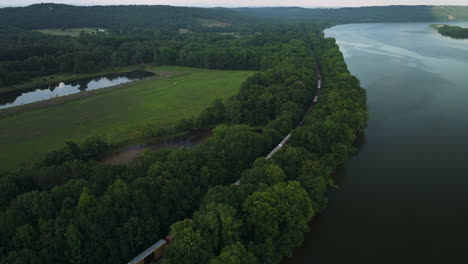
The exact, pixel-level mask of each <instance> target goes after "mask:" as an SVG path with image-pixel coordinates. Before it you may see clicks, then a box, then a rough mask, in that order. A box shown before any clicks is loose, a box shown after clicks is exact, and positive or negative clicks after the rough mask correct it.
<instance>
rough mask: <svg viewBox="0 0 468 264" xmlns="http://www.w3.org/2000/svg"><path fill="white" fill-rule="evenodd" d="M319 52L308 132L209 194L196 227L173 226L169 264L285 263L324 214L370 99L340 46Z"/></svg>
mask: <svg viewBox="0 0 468 264" xmlns="http://www.w3.org/2000/svg"><path fill="white" fill-rule="evenodd" d="M314 44H315V45H314V49H313V50H314V53H315V54H316V57H317V59H318V60H319V63H320V65H321V68H322V71H323V74H324V80H325V84H326V85H325V87H324V88H323V89H322V93H321V95H320V96H321V97H320V101H319V103H318V105H317V106H316V108H315V109H314V110H313V111H312V114H311V115H310V116H308V118H307V120H306V123H305V125H304V126H302V127H300V128H298V129H296V130H295V132H294V133H293V138H292V142H291V144H290V145H288V146H286V147H285V148H283V149H282V150H281V151H280V152H278V153H277V154H276V155H275V156H273V158H272V159H270V160H266V159H264V158H259V159H257V160H256V161H255V162H254V163H253V165H252V167H251V168H250V169H248V170H245V171H244V172H243V173H242V174H241V177H240V179H241V184H240V185H238V186H237V185H230V186H216V187H212V188H210V190H209V191H208V193H207V195H206V196H205V198H204V200H203V203H202V205H201V207H200V209H199V210H198V211H197V212H195V213H194V215H193V221H188V220H183V221H181V222H177V223H175V224H174V225H172V227H171V233H170V234H171V235H174V236H175V237H176V239H175V240H174V242H173V243H172V244H170V246H169V248H168V252H167V256H166V258H165V263H194V262H192V261H193V256H194V255H196V256H197V259H196V261H195V262H196V263H221V262H222V263H232V264H234V263H279V262H280V260H281V258H282V257H283V256H291V254H292V250H293V249H294V247H296V246H298V245H300V243H301V242H302V240H303V234H304V232H305V231H307V230H308V225H307V224H308V222H309V220H310V219H311V217H312V216H313V215H314V214H315V213H316V212H319V211H321V210H323V209H324V208H325V207H326V205H327V198H326V195H325V193H326V190H327V185H328V184H329V183H330V182H331V179H330V178H329V176H330V174H331V172H332V171H333V170H334V169H335V167H336V166H337V165H338V164H340V163H343V162H344V161H345V160H346V159H347V158H348V157H349V155H350V154H351V153H353V151H354V150H353V149H354V147H353V143H354V141H355V140H356V137H357V135H358V134H359V133H360V132H361V131H362V130H363V129H364V127H365V125H366V121H367V107H366V93H365V90H363V89H362V88H360V86H359V81H358V80H357V79H356V78H355V77H353V76H352V75H350V74H349V72H348V71H347V68H346V65H345V64H344V61H343V57H342V56H341V53H340V52H339V49H338V46H337V45H336V44H335V42H334V40H332V39H326V40H321V41H318V42H315V43H314ZM245 261H247V262H245Z"/></svg>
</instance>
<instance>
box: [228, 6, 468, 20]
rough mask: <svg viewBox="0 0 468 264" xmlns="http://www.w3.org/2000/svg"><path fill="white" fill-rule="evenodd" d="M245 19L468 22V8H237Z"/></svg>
mask: <svg viewBox="0 0 468 264" xmlns="http://www.w3.org/2000/svg"><path fill="white" fill-rule="evenodd" d="M236 10H237V11H239V12H241V13H243V14H244V15H249V16H255V17H257V18H259V17H263V18H268V17H271V18H272V17H274V18H275V19H276V20H283V21H284V20H286V21H310V22H323V23H332V24H341V23H373V22H426V21H454V20H468V7H467V6H383V7H359V8H333V9H324V8H315V9H312V8H300V7H277V8H276V7H269V8H237V9H236Z"/></svg>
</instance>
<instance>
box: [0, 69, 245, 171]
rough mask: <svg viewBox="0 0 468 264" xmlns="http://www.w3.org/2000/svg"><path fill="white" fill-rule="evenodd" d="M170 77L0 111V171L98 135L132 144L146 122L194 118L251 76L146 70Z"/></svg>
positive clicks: (212, 71)
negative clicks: (10, 111) (22, 109)
mask: <svg viewBox="0 0 468 264" xmlns="http://www.w3.org/2000/svg"><path fill="white" fill-rule="evenodd" d="M149 70H152V71H155V72H158V71H159V72H166V73H167V72H172V73H173V77H166V78H162V79H152V80H145V81H138V82H134V83H128V84H123V85H120V86H116V87H112V88H106V89H102V90H99V91H93V93H92V94H91V95H89V96H81V97H80V98H78V99H76V100H70V101H66V102H64V103H62V104H57V105H47V104H45V106H42V107H38V108H35V109H31V110H25V111H20V112H17V113H14V114H12V115H4V116H3V117H2V116H1V114H2V111H0V145H1V146H2V149H1V151H0V161H1V162H0V170H2V169H10V168H15V167H17V166H19V165H25V164H29V163H31V162H34V161H38V160H39V159H41V158H43V156H44V154H45V153H47V152H48V151H51V150H54V149H56V148H59V147H61V146H62V145H63V143H64V142H65V141H68V140H72V141H76V142H80V141H82V140H84V139H85V138H87V137H90V136H96V135H100V136H104V137H105V138H106V139H107V140H109V141H110V142H112V143H122V142H127V141H132V140H136V139H137V138H138V136H139V133H140V129H141V128H142V127H144V126H145V125H146V124H148V123H150V122H151V123H156V124H158V125H161V126H166V125H171V124H173V123H175V122H176V121H178V120H180V119H181V118H184V117H189V116H191V115H194V114H198V113H199V112H200V111H201V110H202V109H204V107H206V106H207V105H208V104H210V103H211V102H212V101H213V100H214V99H216V98H226V97H228V96H230V95H233V94H235V93H236V92H237V91H238V89H239V87H240V85H241V83H242V82H243V81H244V80H245V79H246V78H247V77H248V76H250V75H251V74H252V73H253V72H251V71H218V70H204V69H194V68H185V67H152V68H149Z"/></svg>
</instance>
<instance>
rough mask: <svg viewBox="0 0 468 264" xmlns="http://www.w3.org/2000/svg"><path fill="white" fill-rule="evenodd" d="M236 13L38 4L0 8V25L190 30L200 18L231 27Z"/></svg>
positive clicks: (201, 9) (171, 8) (217, 10)
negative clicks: (143, 27) (135, 27)
mask: <svg viewBox="0 0 468 264" xmlns="http://www.w3.org/2000/svg"><path fill="white" fill-rule="evenodd" d="M236 15H237V12H235V11H233V10H229V9H215V8H189V7H173V6H141V5H140V6H137V5H132V6H91V7H84V6H71V5H63V4H37V5H31V6H27V7H14V8H2V9H0V25H4V26H11V27H18V28H23V29H43V28H79V27H104V28H108V27H114V26H123V25H124V26H138V27H142V26H148V27H164V28H166V29H169V28H176V29H177V28H191V27H196V26H202V25H200V23H199V22H197V20H198V19H212V20H215V21H220V22H221V23H226V24H230V23H231V22H232V21H233V19H234V17H235V16H236Z"/></svg>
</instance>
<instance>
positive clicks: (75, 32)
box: [35, 28, 98, 37]
mask: <svg viewBox="0 0 468 264" xmlns="http://www.w3.org/2000/svg"><path fill="white" fill-rule="evenodd" d="M35 31H37V32H41V33H42V34H46V35H55V36H71V37H78V36H79V35H80V34H81V32H83V33H86V34H91V35H93V34H96V33H97V31H98V28H63V29H61V28H52V29H38V30H35Z"/></svg>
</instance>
